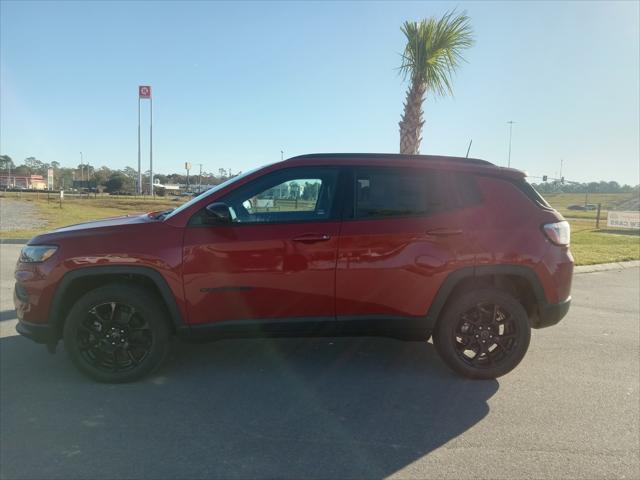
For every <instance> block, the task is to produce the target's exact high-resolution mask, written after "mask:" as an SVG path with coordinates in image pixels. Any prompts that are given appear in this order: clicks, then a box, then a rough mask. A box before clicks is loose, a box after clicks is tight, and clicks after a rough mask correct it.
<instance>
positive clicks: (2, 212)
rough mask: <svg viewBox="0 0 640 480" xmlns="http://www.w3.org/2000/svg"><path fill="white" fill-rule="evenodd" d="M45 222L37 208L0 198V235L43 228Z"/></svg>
mask: <svg viewBox="0 0 640 480" xmlns="http://www.w3.org/2000/svg"><path fill="white" fill-rule="evenodd" d="M46 224H47V221H46V220H45V219H44V218H42V217H41V216H40V212H39V211H38V209H37V207H36V206H34V205H31V204H29V203H27V202H21V201H19V200H13V199H11V198H2V197H0V233H1V232H10V231H12V230H30V229H34V228H40V227H44V226H45V225H46Z"/></svg>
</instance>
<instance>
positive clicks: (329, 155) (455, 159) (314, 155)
mask: <svg viewBox="0 0 640 480" xmlns="http://www.w3.org/2000/svg"><path fill="white" fill-rule="evenodd" d="M306 158H309V159H312V158H405V159H419V160H425V161H434V160H436V161H437V160H443V161H452V162H459V163H470V164H472V165H491V166H495V165H494V164H493V163H491V162H488V161H487V160H481V159H479V158H465V157H449V156H445V155H404V154H401V153H307V154H305V155H298V156H296V157H291V158H288V159H287V160H293V159H306Z"/></svg>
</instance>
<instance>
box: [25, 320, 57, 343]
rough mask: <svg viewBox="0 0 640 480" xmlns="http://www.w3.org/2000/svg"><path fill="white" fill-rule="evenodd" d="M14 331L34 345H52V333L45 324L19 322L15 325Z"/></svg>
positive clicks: (49, 327)
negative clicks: (34, 343)
mask: <svg viewBox="0 0 640 480" xmlns="http://www.w3.org/2000/svg"><path fill="white" fill-rule="evenodd" d="M16 331H17V332H18V333H19V334H20V335H23V336H25V337H27V338H29V339H31V340H33V341H34V342H36V343H46V344H52V343H54V340H53V331H52V329H51V326H50V325H48V324H46V323H44V324H41V323H30V322H25V321H23V320H19V321H18V324H17V325H16Z"/></svg>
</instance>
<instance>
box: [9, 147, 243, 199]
mask: <svg viewBox="0 0 640 480" xmlns="http://www.w3.org/2000/svg"><path fill="white" fill-rule="evenodd" d="M49 168H52V169H53V178H54V189H70V188H72V187H73V182H74V181H86V182H88V184H89V185H91V186H94V187H96V188H97V189H98V190H100V191H105V192H109V193H126V194H130V193H134V192H135V191H136V183H137V179H138V171H137V170H135V169H134V168H131V167H125V168H123V169H111V168H109V167H106V166H103V167H100V168H96V167H94V166H93V165H89V164H82V163H81V164H78V165H77V166H76V167H70V168H68V167H63V166H61V165H60V163H59V162H56V161H53V162H50V163H48V162H43V161H41V160H38V159H37V158H35V157H27V158H25V159H24V161H23V162H22V163H21V164H19V165H16V163H15V162H14V161H13V160H12V158H11V157H10V156H8V155H0V172H1V173H2V174H8V173H9V171H10V172H11V176H12V177H19V176H29V175H42V176H43V177H44V179H45V180H46V178H47V171H48V169H49ZM198 173H199V172H198ZM239 173H240V172H235V173H232V172H231V169H224V168H220V169H218V173H217V174H214V173H211V172H206V171H204V170H203V171H202V176H199V175H198V174H196V175H189V184H190V185H191V186H192V187H193V188H195V186H196V185H198V183H199V184H201V185H217V184H219V183H221V182H223V181H225V180H227V179H229V178H231V177H234V176H236V175H238V174H239ZM154 178H155V181H156V182H160V183H161V184H179V185H186V184H187V176H186V174H180V173H171V174H168V175H164V174H161V173H154ZM143 183H144V184H146V185H149V172H148V171H147V172H143Z"/></svg>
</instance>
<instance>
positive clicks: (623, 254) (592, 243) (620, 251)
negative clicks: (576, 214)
mask: <svg viewBox="0 0 640 480" xmlns="http://www.w3.org/2000/svg"><path fill="white" fill-rule="evenodd" d="M569 223H570V224H571V253H573V256H574V258H575V260H576V265H592V264H595V263H609V262H622V261H625V260H638V259H640V232H638V231H633V230H608V229H607V227H606V225H607V220H606V217H605V220H604V222H602V221H601V223H600V226H601V228H600V229H596V228H595V222H594V221H593V220H577V219H569ZM603 225H604V226H603Z"/></svg>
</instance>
